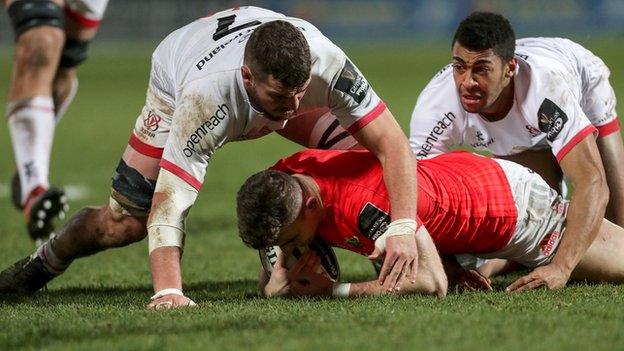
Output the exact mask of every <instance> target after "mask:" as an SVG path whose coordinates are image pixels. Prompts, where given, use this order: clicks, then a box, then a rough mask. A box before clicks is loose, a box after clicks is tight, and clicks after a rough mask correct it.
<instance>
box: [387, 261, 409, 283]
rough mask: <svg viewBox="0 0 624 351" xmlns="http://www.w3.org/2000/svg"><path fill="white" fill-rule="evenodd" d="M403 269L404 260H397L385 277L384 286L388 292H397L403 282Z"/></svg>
mask: <svg viewBox="0 0 624 351" xmlns="http://www.w3.org/2000/svg"><path fill="white" fill-rule="evenodd" d="M404 267H405V260H402V259H398V260H397V261H396V262H395V263H394V266H393V268H392V271H391V272H390V274H388V276H387V277H386V280H385V282H384V286H385V287H386V289H387V290H388V291H392V290H394V291H399V290H400V288H401V284H402V281H403V279H402V278H403V268H404Z"/></svg>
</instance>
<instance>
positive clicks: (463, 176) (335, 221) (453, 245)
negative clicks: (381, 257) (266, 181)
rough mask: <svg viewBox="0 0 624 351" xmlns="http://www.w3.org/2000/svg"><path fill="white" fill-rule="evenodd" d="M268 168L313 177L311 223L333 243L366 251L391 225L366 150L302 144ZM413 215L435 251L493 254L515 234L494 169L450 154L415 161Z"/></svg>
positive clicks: (506, 192)
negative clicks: (316, 202) (316, 211)
mask: <svg viewBox="0 0 624 351" xmlns="http://www.w3.org/2000/svg"><path fill="white" fill-rule="evenodd" d="M272 169H275V170H279V171H283V172H286V173H289V174H294V173H302V174H307V175H309V176H311V177H312V178H314V180H315V181H316V183H317V184H318V186H319V188H320V193H321V196H322V200H323V205H324V207H325V211H326V212H325V217H324V219H323V221H322V223H321V224H320V225H319V228H318V229H317V235H319V236H321V237H322V238H323V239H324V240H325V241H327V242H328V243H330V244H331V245H332V246H336V247H341V248H345V249H347V250H351V251H354V252H358V253H361V254H370V253H371V252H372V251H373V249H374V240H375V239H377V238H378V237H379V236H380V235H381V234H383V232H384V231H385V229H386V227H387V225H388V224H389V223H390V218H391V212H390V210H391V209H390V200H389V198H388V192H387V190H386V187H385V185H384V181H383V170H382V167H381V165H380V164H379V161H378V160H377V158H376V157H375V156H374V155H373V154H371V153H370V152H368V151H364V150H357V151H339V150H322V151H321V150H306V151H302V152H299V153H296V154H294V155H292V156H290V157H288V158H284V159H282V160H280V161H279V162H278V163H277V164H276V165H274V166H273V167H272ZM417 169H418V210H417V211H418V218H419V221H421V222H422V223H423V224H424V225H425V228H427V230H428V231H429V233H430V234H431V237H432V238H433V240H434V242H435V243H436V246H437V248H438V250H439V251H440V252H441V253H442V254H458V253H475V254H476V253H484V252H494V251H497V250H499V249H501V248H502V247H504V246H505V245H507V243H508V242H509V240H510V239H511V237H512V236H513V234H514V230H515V227H516V220H517V218H518V214H517V209H516V206H515V204H514V199H513V196H512V193H511V189H510V186H509V182H508V181H507V178H506V176H505V173H504V172H503V170H502V169H501V167H500V166H499V165H498V163H496V162H495V161H493V160H491V159H488V158H486V157H482V156H478V155H474V154H470V153H467V152H453V153H449V154H445V155H441V156H438V157H435V158H433V159H430V160H424V161H421V162H419V163H418V167H417Z"/></svg>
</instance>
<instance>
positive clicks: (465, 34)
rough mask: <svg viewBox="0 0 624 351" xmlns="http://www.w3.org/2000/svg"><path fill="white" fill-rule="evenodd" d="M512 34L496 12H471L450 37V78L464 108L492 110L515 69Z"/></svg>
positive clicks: (508, 26)
mask: <svg viewBox="0 0 624 351" xmlns="http://www.w3.org/2000/svg"><path fill="white" fill-rule="evenodd" d="M515 47H516V36H515V34H514V30H513V28H512V27H511V24H510V23H509V21H508V20H507V19H506V18H505V17H503V16H501V15H499V14H496V13H491V12H474V13H472V14H471V15H470V16H468V17H467V18H466V19H464V20H463V21H462V22H461V23H460V24H459V27H458V28H457V31H456V32H455V36H454V37H453V47H452V50H453V61H452V64H453V78H454V79H455V85H456V87H457V90H458V93H459V97H460V101H461V104H462V106H463V107H464V109H465V110H466V111H468V112H471V113H488V112H494V111H495V110H496V108H497V105H501V104H502V105H504V102H501V101H499V97H500V96H501V92H502V91H503V89H504V88H506V87H508V86H509V83H510V81H511V79H512V77H513V75H514V73H515V70H516V65H517V62H516V59H515V58H514V53H515Z"/></svg>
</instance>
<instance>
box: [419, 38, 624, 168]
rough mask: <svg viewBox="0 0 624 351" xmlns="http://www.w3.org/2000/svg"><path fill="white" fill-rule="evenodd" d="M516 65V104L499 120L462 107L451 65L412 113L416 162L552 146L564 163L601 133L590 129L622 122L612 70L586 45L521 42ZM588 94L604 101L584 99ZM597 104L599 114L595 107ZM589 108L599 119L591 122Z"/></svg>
mask: <svg viewBox="0 0 624 351" xmlns="http://www.w3.org/2000/svg"><path fill="white" fill-rule="evenodd" d="M516 59H517V61H518V68H517V72H516V75H515V77H514V102H513V106H512V107H511V110H510V111H509V113H508V114H507V116H506V117H504V118H503V119H501V120H498V121H495V122H490V121H488V120H486V119H485V118H484V117H482V116H481V115H479V114H473V113H468V112H466V111H465V110H464V109H463V107H462V105H461V102H460V97H459V94H458V92H457V88H456V86H455V82H454V80H453V69H452V66H451V65H447V66H446V67H444V68H443V69H442V70H441V71H440V72H438V73H437V74H436V76H435V77H434V78H433V79H432V80H431V82H429V84H428V85H427V86H426V87H425V89H424V90H423V91H422V93H421V94H420V96H419V97H418V101H417V102H416V107H415V108H414V111H413V114H412V120H411V124H410V144H411V147H412V150H413V151H414V153H415V154H416V156H417V158H418V159H424V158H427V157H432V156H435V155H438V154H441V153H444V152H448V151H449V150H450V149H451V147H452V146H456V145H469V146H471V147H473V148H475V149H478V150H487V151H490V152H491V153H493V154H494V155H499V156H503V155H513V154H517V153H519V152H522V151H525V150H528V149H534V150H536V149H547V148H550V149H551V150H552V153H553V155H554V156H555V157H556V159H557V161H561V159H562V158H563V157H564V156H565V155H566V154H567V153H568V152H569V151H570V149H571V148H572V147H573V146H574V145H576V144H577V143H578V142H579V141H580V140H582V139H583V138H584V137H585V136H587V135H589V134H591V133H595V132H596V128H595V127H594V126H592V123H593V124H594V125H595V126H598V127H600V126H603V125H605V123H610V122H612V121H614V122H615V123H616V124H617V116H616V115H615V98H614V95H613V94H612V89H611V88H610V86H609V85H608V75H609V71H608V69H607V68H606V66H605V65H604V63H602V61H601V60H600V59H599V58H597V57H596V56H594V55H593V54H591V52H589V51H588V50H586V49H585V48H583V47H582V46H580V45H578V44H576V43H574V42H572V41H569V40H567V39H560V38H527V39H521V40H518V41H517V45H516ZM598 85H599V86H598ZM605 85H606V87H605ZM597 86H598V88H596V87H597ZM590 90H591V91H590ZM602 90H605V92H604V93H603V92H601V91H602ZM591 94H603V95H605V98H604V99H602V100H600V101H594V100H597V99H594V100H590V99H587V98H586V97H585V96H587V95H591ZM592 96H593V95H592ZM598 105H600V106H601V108H600V109H598V108H594V107H595V106H598ZM607 105H612V106H607ZM585 110H587V111H591V112H590V113H592V114H596V115H592V116H591V117H593V118H594V119H593V120H592V121H591V122H590V120H589V119H588V116H587V115H586V112H585ZM614 125H615V124H613V123H610V124H609V126H608V128H610V129H612V128H611V127H612V126H614ZM615 127H616V128H619V124H617V125H615Z"/></svg>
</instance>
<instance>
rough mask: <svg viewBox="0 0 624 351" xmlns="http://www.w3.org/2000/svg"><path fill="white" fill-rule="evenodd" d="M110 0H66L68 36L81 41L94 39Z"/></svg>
mask: <svg viewBox="0 0 624 351" xmlns="http://www.w3.org/2000/svg"><path fill="white" fill-rule="evenodd" d="M107 6H108V0H65V15H66V16H65V28H66V29H65V30H66V32H67V36H68V37H70V38H73V39H76V40H80V41H89V40H91V39H93V37H94V36H95V33H96V32H97V30H98V28H99V26H100V22H101V21H102V18H103V17H104V12H105V11H106V7H107Z"/></svg>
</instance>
